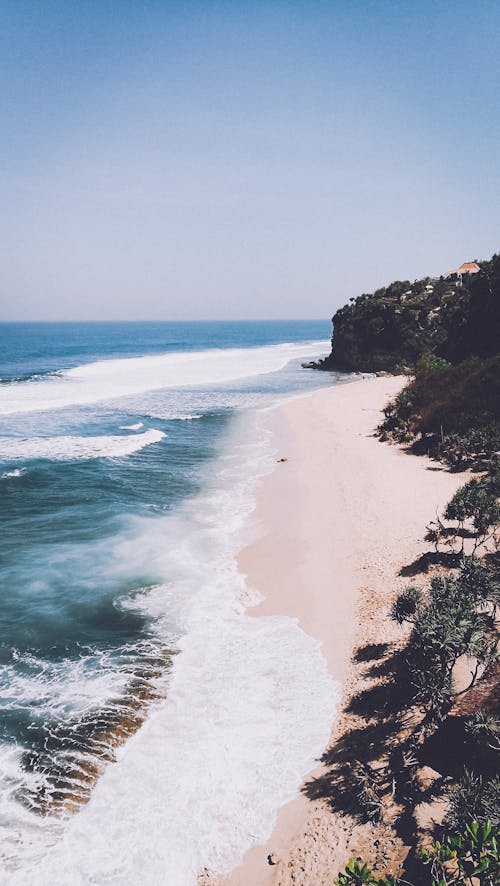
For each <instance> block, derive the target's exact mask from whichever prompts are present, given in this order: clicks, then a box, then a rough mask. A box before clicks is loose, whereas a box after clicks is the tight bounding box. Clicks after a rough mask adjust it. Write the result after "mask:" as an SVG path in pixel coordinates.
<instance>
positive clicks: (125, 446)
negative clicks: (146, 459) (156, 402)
mask: <svg viewBox="0 0 500 886" xmlns="http://www.w3.org/2000/svg"><path fill="white" fill-rule="evenodd" d="M165 436H166V434H164V433H163V431H159V430H156V429H155V428H150V429H149V430H148V431H144V433H143V434H127V435H126V436H121V437H120V436H118V435H109V436H105V435H102V436H100V437H71V436H65V437H30V438H27V439H22V438H19V437H0V460H2V461H7V462H8V461H16V460H18V459H23V460H27V459H50V460H51V461H74V460H80V459H89V458H123V457H124V456H126V455H131V454H132V453H134V452H138V451H139V450H140V449H143V448H144V446H150V445H151V444H152V443H158V442H159V441H160V440H161V439H162V438H163V437H165ZM3 476H20V472H19V473H16V472H15V471H11V472H9V473H7V474H4V475H3Z"/></svg>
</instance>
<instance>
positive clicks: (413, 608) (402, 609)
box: [389, 586, 422, 625]
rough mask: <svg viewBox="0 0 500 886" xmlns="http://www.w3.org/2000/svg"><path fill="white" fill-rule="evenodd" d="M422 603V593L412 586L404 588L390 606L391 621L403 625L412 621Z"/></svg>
mask: <svg viewBox="0 0 500 886" xmlns="http://www.w3.org/2000/svg"><path fill="white" fill-rule="evenodd" d="M421 603H422V591H421V590H420V589H419V588H414V587H413V586H411V587H408V588H406V590H404V591H403V592H402V593H401V594H400V595H399V597H398V598H397V599H396V601H395V602H394V603H393V604H392V606H391V609H390V612H389V615H390V618H392V620H393V621H397V623H398V624H400V625H401V624H403V622H405V621H408V622H409V621H413V618H414V616H415V615H416V614H417V612H418V610H419V608H420V605H421Z"/></svg>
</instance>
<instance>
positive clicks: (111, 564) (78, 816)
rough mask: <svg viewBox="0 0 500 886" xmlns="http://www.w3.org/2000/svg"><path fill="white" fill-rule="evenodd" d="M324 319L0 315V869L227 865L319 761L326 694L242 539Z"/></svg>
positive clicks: (308, 644) (75, 878)
mask: <svg viewBox="0 0 500 886" xmlns="http://www.w3.org/2000/svg"><path fill="white" fill-rule="evenodd" d="M329 334H330V324H329V323H327V322H322V321H300V322H299V321H297V322H295V321H294V322H262V323H257V322H247V323H236V322H228V323H93V324H91V323H79V324H70V323H66V324H52V323H47V324H21V323H19V324H17V323H13V324H0V509H1V520H2V522H1V528H2V531H1V533H0V577H1V603H0V687H1V700H0V782H1V792H0V859H1V862H0V872H1V873H0V882H1V883H5V884H9V886H11V884H14V886H15V884H33V883H36V884H37V886H58V884H60V886H63V884H64V886H68V884H71V886H76V884H99V886H101V884H108V883H109V884H123V886H133V884H136V883H141V884H148V886H156V884H158V886H160V884H162V886H165V884H167V886H192V884H195V883H196V878H197V874H198V872H199V871H200V870H203V869H208V870H214V871H218V872H221V873H224V872H226V871H229V870H230V869H231V868H232V867H234V866H235V865H236V864H237V863H238V862H239V860H240V858H241V856H242V854H243V852H244V851H245V850H246V849H247V848H248V846H249V845H250V844H251V843H252V842H255V841H259V840H264V839H265V838H266V837H267V836H268V834H269V831H270V829H271V827H272V824H273V819H274V815H275V812H276V808H277V806H278V805H280V804H281V803H282V802H285V801H286V800H287V799H289V798H290V797H291V796H293V795H294V792H295V791H296V789H297V786H298V784H299V782H300V778H301V777H302V776H303V775H304V774H305V773H306V772H307V771H308V769H310V768H311V766H312V765H313V762H314V759H315V758H316V757H317V756H318V755H319V754H320V753H321V749H322V747H323V746H324V744H325V742H326V740H327V738H328V731H329V725H330V723H331V718H332V714H333V710H334V707H335V704H336V701H337V696H338V687H336V686H335V685H334V684H333V683H332V681H331V680H330V678H329V676H328V673H327V670H326V664H325V661H324V659H323V656H322V654H321V652H320V649H319V647H318V644H317V643H316V642H315V641H314V640H312V638H310V637H308V636H307V635H306V634H304V632H303V631H302V630H301V629H300V628H299V627H298V625H297V624H296V623H295V621H294V620H292V619H289V618H287V617H279V618H278V617H273V618H270V617H269V618H259V619H255V618H251V617H250V616H249V615H248V614H247V611H246V610H247V607H248V606H251V605H252V603H254V602H257V600H258V592H257V591H256V590H255V589H253V588H250V587H248V586H247V583H246V579H245V576H244V575H242V574H241V573H239V572H238V568H237V561H236V555H237V553H238V551H239V550H240V549H241V547H242V546H243V545H244V544H245V542H246V541H248V540H249V539H250V538H251V536H252V533H253V532H255V531H258V527H255V526H253V525H252V519H251V514H252V509H253V505H254V493H255V488H256V485H257V483H258V481H259V479H260V478H261V477H263V476H264V475H265V474H266V473H268V472H270V471H271V470H272V467H273V465H274V463H275V461H276V457H277V453H276V452H274V450H273V445H272V441H271V440H270V439H269V437H268V434H267V433H266V431H265V428H264V426H263V424H262V416H263V414H264V411H265V410H266V409H267V408H269V407H270V406H272V405H273V404H275V403H277V402H279V401H280V400H281V399H283V398H285V397H289V396H293V395H297V394H300V393H303V392H306V391H309V390H312V389H314V388H319V387H322V386H325V385H331V384H332V383H341V382H342V381H343V380H345V378H343V377H340V376H337V375H336V374H333V373H316V372H310V371H306V370H304V369H302V368H301V365H300V364H301V361H303V360H309V359H312V358H315V357H318V356H319V355H322V354H325V353H327V351H328V350H329V342H328V338H329ZM284 749H286V752H284Z"/></svg>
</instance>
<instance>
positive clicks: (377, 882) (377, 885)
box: [333, 858, 398, 886]
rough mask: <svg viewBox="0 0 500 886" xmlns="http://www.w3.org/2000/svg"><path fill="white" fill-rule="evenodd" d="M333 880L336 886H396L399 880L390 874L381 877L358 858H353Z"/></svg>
mask: <svg viewBox="0 0 500 886" xmlns="http://www.w3.org/2000/svg"><path fill="white" fill-rule="evenodd" d="M333 882H334V883H335V884H336V886H396V884H397V882H398V881H397V880H396V879H395V878H394V877H390V876H389V877H382V878H381V879H379V878H378V877H376V876H375V874H374V873H373V872H372V871H371V869H370V868H369V867H368V865H367V864H365V863H364V862H363V861H361V860H360V859H357V858H356V859H351V861H350V862H349V864H347V865H346V867H345V869H344V873H343V874H339V875H338V877H335V879H334V881H333Z"/></svg>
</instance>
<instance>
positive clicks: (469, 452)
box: [379, 296, 500, 470]
mask: <svg viewBox="0 0 500 886" xmlns="http://www.w3.org/2000/svg"><path fill="white" fill-rule="evenodd" d="M499 297H500V296H499ZM497 344H498V346H500V339H499V342H498V343H497ZM384 414H385V420H384V421H383V423H382V424H381V426H380V428H379V431H380V435H381V439H383V440H384V439H392V440H394V441H395V442H397V443H410V444H412V447H413V449H414V451H416V452H425V454H427V455H432V456H436V457H438V458H439V459H441V460H442V461H445V462H446V463H448V464H449V465H451V466H453V467H454V468H455V469H458V470H463V469H464V468H465V467H474V466H476V467H477V468H480V467H481V466H482V467H485V466H487V465H488V464H489V463H490V462H491V460H492V459H493V458H494V456H495V454H496V453H497V452H498V451H499V450H500V354H498V355H496V356H494V357H490V358H487V359H484V360H480V359H479V358H477V357H476V358H470V359H468V360H466V361H464V362H463V363H459V364H458V365H456V366H451V365H450V364H448V363H447V362H445V361H444V360H442V359H441V358H436V357H435V356H434V355H432V354H428V353H427V354H425V355H424V356H423V357H422V358H421V359H420V361H419V362H418V363H417V366H416V369H415V376H414V378H413V379H412V380H411V381H409V383H408V384H407V385H406V387H404V388H403V390H402V391H401V393H400V394H399V395H398V396H397V397H396V399H395V400H394V402H392V403H389V404H388V405H387V406H386V407H385V410H384Z"/></svg>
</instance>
